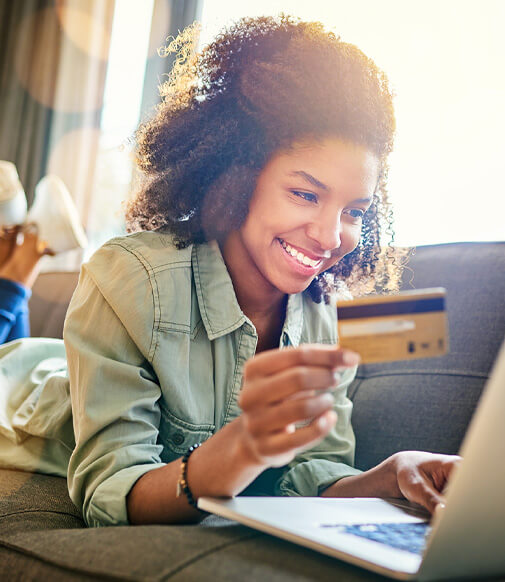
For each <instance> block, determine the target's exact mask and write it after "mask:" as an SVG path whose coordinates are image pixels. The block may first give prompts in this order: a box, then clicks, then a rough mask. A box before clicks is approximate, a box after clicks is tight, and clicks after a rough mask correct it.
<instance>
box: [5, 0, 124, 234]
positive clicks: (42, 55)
mask: <svg viewBox="0 0 505 582" xmlns="http://www.w3.org/2000/svg"><path fill="white" fill-rule="evenodd" d="M113 13H114V0H88V1H83V0H53V1H51V0H38V1H35V0H31V1H29V0H25V1H22V2H12V1H11V0H0V64H1V77H0V159H6V160H9V161H12V162H14V163H15V164H16V166H17V168H18V171H19V174H20V177H21V180H22V182H23V184H24V186H25V191H26V194H27V198H28V201H29V202H31V200H32V198H33V189H34V187H35V184H36V183H37V181H38V180H39V179H40V178H41V177H42V176H43V175H44V174H46V173H49V172H51V173H55V174H58V175H59V176H60V177H61V178H62V179H63V180H64V182H65V183H66V184H67V186H68V188H69V190H70V192H71V194H72V196H73V197H74V200H75V201H76V204H77V206H78V208H79V210H80V213H81V218H82V221H83V223H84V224H85V223H86V219H87V212H88V201H89V198H90V196H89V193H90V188H91V184H92V180H93V172H94V165H95V151H96V142H97V135H98V132H99V124H100V113H101V108H102V100H103V89H104V82H105V73H106V69H107V58H108V52H109V42H110V31H111V26H112V18H113Z"/></svg>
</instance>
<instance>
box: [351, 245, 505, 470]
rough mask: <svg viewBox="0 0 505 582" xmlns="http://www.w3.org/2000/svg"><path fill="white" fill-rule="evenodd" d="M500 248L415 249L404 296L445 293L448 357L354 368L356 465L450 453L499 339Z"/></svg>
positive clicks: (503, 287)
mask: <svg viewBox="0 0 505 582" xmlns="http://www.w3.org/2000/svg"><path fill="white" fill-rule="evenodd" d="M504 273H505V243H458V244H447V245H433V246H427V247H420V248H418V249H417V250H416V253H415V254H414V256H413V257H412V259H411V261H410V263H409V269H407V270H406V271H405V273H404V280H403V288H404V289H409V288H412V287H414V288H417V289H421V288H426V287H445V288H446V289H447V307H448V318H449V344H450V348H449V353H448V354H447V355H445V356H443V357H441V358H433V359H421V360H411V361H405V362H390V363H385V364H369V365H364V366H360V367H359V369H358V373H357V376H356V380H355V381H354V383H353V384H352V386H351V388H350V396H351V399H352V400H353V402H354V412H353V426H354V430H355V433H356V437H357V445H356V465H357V466H358V467H359V468H361V469H368V468H370V467H372V466H374V465H376V464H377V463H379V462H380V461H381V460H383V459H384V458H385V457H387V456H389V455H390V454H392V453H394V452H396V451H400V450H406V449H421V450H428V451H438V452H445V453H452V454H454V453H457V452H458V450H459V447H460V444H461V441H462V439H463V437H464V434H465V431H466V427H467V425H468V422H469V420H470V418H471V416H472V414H473V411H474V409H475V407H476V405H477V402H478V399H479V397H480V394H481V392H482V388H483V387H484V384H485V382H486V380H487V378H488V376H489V372H490V369H491V366H492V364H493V362H494V359H495V358H496V355H497V353H498V349H499V347H500V344H501V342H502V340H503V338H504V336H505V309H504V301H503V298H504V297H505V277H504Z"/></svg>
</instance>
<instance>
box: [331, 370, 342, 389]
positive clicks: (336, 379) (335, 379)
mask: <svg viewBox="0 0 505 582" xmlns="http://www.w3.org/2000/svg"><path fill="white" fill-rule="evenodd" d="M341 379H342V376H341V375H340V374H339V373H338V372H333V385H334V386H335V387H337V386H338V385H339V384H340V380H341Z"/></svg>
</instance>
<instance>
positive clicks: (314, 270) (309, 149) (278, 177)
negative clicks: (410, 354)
mask: <svg viewBox="0 0 505 582" xmlns="http://www.w3.org/2000/svg"><path fill="white" fill-rule="evenodd" d="M378 167H379V163H378V160H377V158H376V157H375V156H374V155H373V154H372V153H370V152H369V151H368V150H366V149H365V148H363V147H362V146H358V145H354V144H350V143H347V142H343V141H341V140H338V139H327V140H324V141H322V142H310V143H306V144H299V145H295V146H294V147H293V148H292V149H290V150H289V151H284V152H280V153H278V154H277V155H274V156H273V157H272V158H271V159H270V161H269V162H268V163H267V165H266V166H265V168H264V169H263V170H262V172H261V174H260V176H259V178H258V181H257V184H256V189H255V191H254V193H253V196H252V198H251V201H250V205H249V213H248V215H247V218H246V220H245V222H244V223H243V225H242V226H241V228H240V229H239V230H238V231H233V232H232V233H231V234H230V235H229V236H228V239H227V240H226V242H225V244H224V247H223V256H224V259H225V262H226V264H227V266H228V269H229V271H230V274H231V277H232V280H233V283H234V286H235V289H236V291H237V296H240V289H241V288H243V287H244V286H245V285H247V286H248V288H252V289H256V290H257V291H258V293H259V294H266V295H267V296H268V295H271V296H272V297H275V296H276V295H279V294H282V295H284V294H286V293H290V294H291V293H299V292H301V291H303V290H305V289H306V288H307V287H308V286H309V285H310V283H311V282H312V280H313V279H314V278H315V277H316V276H317V275H318V274H319V273H321V272H323V271H326V270H327V269H329V268H330V267H332V266H333V265H334V264H335V263H337V262H338V261H339V260H340V259H341V258H342V257H343V256H344V255H346V254H348V253H350V252H351V251H352V250H353V249H354V248H355V247H356V245H357V244H358V242H359V238H360V234H361V225H362V219H363V215H364V214H365V212H366V211H367V209H368V208H369V206H370V204H371V201H372V196H373V193H374V190H375V187H376V185H377V180H378ZM251 286H252V287H251Z"/></svg>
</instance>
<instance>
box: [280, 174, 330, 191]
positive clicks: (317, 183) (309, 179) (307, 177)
mask: <svg viewBox="0 0 505 582" xmlns="http://www.w3.org/2000/svg"><path fill="white" fill-rule="evenodd" d="M290 175H291V176H301V177H302V178H304V179H305V180H307V182H309V183H310V184H312V186H315V187H316V188H321V190H329V189H330V188H329V186H327V185H326V184H323V182H321V181H320V180H318V179H317V178H314V176H312V174H308V173H307V172H304V171H303V170H296V171H295V172H291V174H290Z"/></svg>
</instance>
